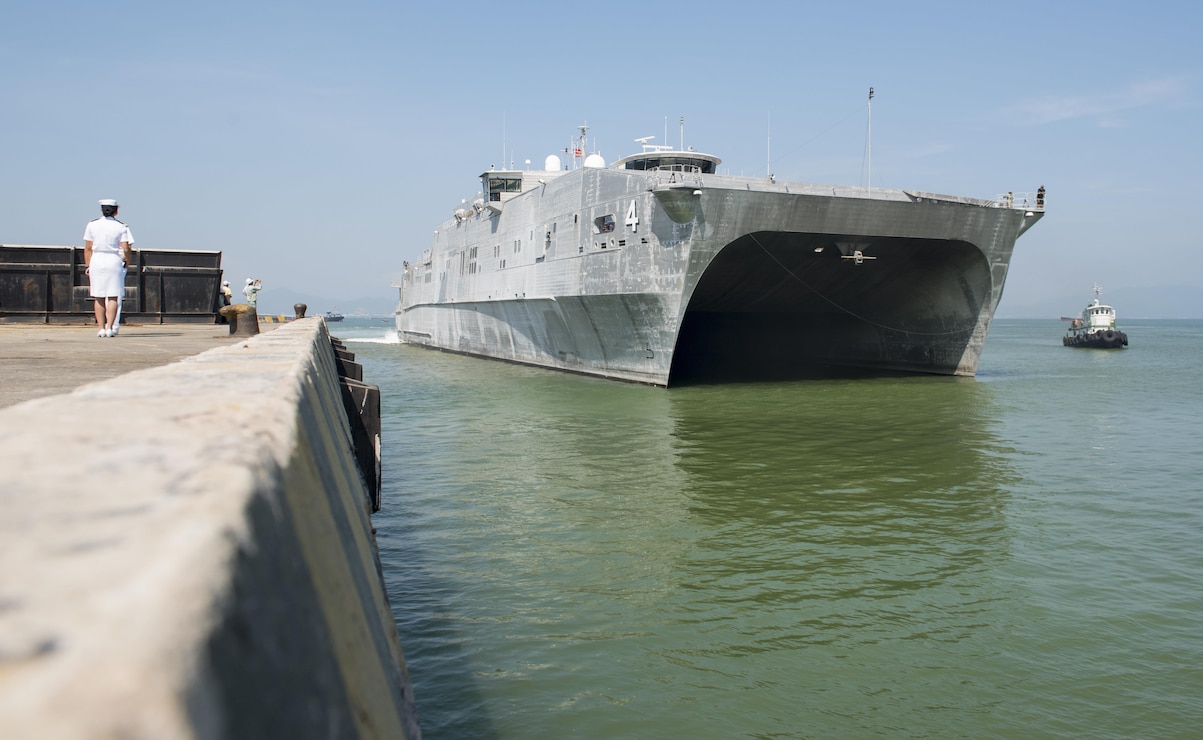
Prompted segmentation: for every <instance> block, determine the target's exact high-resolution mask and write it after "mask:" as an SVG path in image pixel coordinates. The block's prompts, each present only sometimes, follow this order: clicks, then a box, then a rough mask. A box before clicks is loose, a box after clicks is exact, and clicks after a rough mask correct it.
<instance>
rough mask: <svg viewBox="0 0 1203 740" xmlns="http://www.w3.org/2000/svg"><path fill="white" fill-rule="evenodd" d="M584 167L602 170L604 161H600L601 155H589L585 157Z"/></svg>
mask: <svg viewBox="0 0 1203 740" xmlns="http://www.w3.org/2000/svg"><path fill="white" fill-rule="evenodd" d="M585 166H586V167H594V168H597V169H599V170H600V169H604V168H605V166H606V160H604V159H602V155H600V154H590V155H589V156H588V157H585Z"/></svg>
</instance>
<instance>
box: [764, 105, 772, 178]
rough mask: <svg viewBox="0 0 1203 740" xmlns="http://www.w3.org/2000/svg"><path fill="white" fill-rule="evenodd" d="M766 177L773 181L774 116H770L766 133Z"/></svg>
mask: <svg viewBox="0 0 1203 740" xmlns="http://www.w3.org/2000/svg"><path fill="white" fill-rule="evenodd" d="M764 176H765V177H767V178H769V180H772V179H773V114H772V113H770V114H769V122H768V126H767V127H766V128H765V133H764Z"/></svg>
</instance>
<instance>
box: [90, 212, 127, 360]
mask: <svg viewBox="0 0 1203 740" xmlns="http://www.w3.org/2000/svg"><path fill="white" fill-rule="evenodd" d="M100 213H101V217H100V218H98V219H95V220H93V221H89V222H88V225H87V227H86V228H85V229H84V265H85V266H86V271H87V273H88V280H89V281H90V284H91V296H92V298H93V299H95V301H96V323H97V324H98V325H99V326H100V332H99V333H98V334H97V335H96V336H98V337H115V336H117V328H116V322H117V310H118V306H119V304H118V298H119V296H121V294H122V293H124V292H125V266H126V265H128V264H129V263H130V262H131V261H132V258H133V255H132V253H131V251H130V245H132V244H133V243H134V237H133V235H132V234H131V233H130V230H129V227H128V226H126V225H125V224H124V223H122V222H120V221H118V220H117V219H116V218H115V216H116V215H117V201H115V200H111V199H106V200H102V201H100Z"/></svg>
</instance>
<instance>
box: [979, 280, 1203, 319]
mask: <svg viewBox="0 0 1203 740" xmlns="http://www.w3.org/2000/svg"><path fill="white" fill-rule="evenodd" d="M1199 290H1200V289H1199V288H1196V287H1188V286H1159V287H1155V288H1120V287H1114V288H1113V287H1110V286H1107V287H1105V288H1104V291H1103V295H1102V296H1101V300H1102V302H1103V303H1108V304H1110V305H1112V306H1115V311H1116V313H1117V314H1118V316H1119V321H1120V323H1123V321H1124V319H1203V307H1200V304H1199V302H1198V301H1197V300H1195V298H1194V297H1195V296H1196V295H1198V294H1199ZM1093 299H1094V295H1093V294H1092V293H1091V292H1090V286H1087V289H1086V290H1085V291H1081V290H1079V291H1077V292H1071V291H1066V292H1065V293H1064V294H1058V295H1056V296H1051V297H1050V296H1041V297H1040V298H1037V299H1031V298H1028V299H1024V298H1021V297H1015V296H1012V295H1010V294H1007V295H1004V296H1003V300H1002V303H1001V304H999V307H998V312H997V313H996V316H997V318H1000V319H1055V318H1060V317H1062V316H1077V315H1078V314H1079V313H1081V312H1082V309H1083V308H1085V306H1086V304H1087V303H1089V302H1090V301H1091V300H1093Z"/></svg>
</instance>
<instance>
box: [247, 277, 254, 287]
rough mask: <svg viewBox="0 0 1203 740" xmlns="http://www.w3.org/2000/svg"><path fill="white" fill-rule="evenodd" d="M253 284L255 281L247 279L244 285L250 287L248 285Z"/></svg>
mask: <svg viewBox="0 0 1203 740" xmlns="http://www.w3.org/2000/svg"><path fill="white" fill-rule="evenodd" d="M253 282H255V281H254V280H251V279H250V278H247V279H246V284H247V285H250V284H251V283H253Z"/></svg>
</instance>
